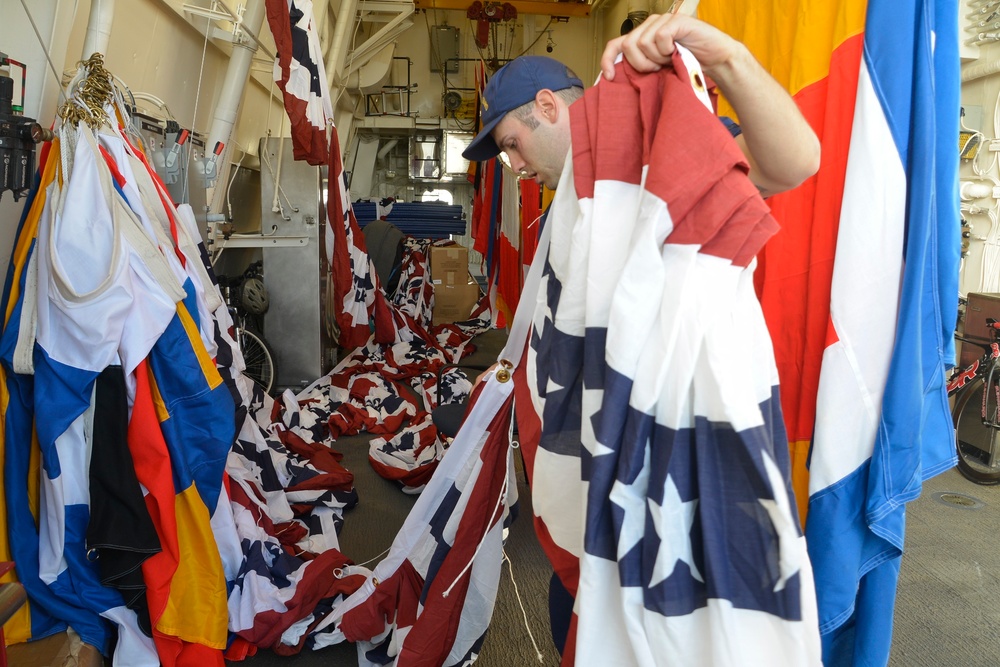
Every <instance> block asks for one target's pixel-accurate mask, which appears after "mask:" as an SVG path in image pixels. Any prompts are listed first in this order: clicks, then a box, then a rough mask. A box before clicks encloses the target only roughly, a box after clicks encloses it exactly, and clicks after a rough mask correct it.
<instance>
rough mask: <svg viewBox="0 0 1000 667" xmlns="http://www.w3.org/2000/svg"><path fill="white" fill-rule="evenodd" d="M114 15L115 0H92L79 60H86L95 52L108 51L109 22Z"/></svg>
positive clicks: (109, 39) (109, 37) (105, 52)
mask: <svg viewBox="0 0 1000 667" xmlns="http://www.w3.org/2000/svg"><path fill="white" fill-rule="evenodd" d="M114 17H115V0H93V2H92V3H91V5H90V18H89V19H88V21H87V36H86V37H85V38H84V40H83V52H82V53H81V55H80V59H81V60H86V59H87V58H89V57H90V56H92V55H93V54H95V53H103V54H105V55H106V54H107V53H108V42H110V41H111V23H112V22H113V21H114Z"/></svg>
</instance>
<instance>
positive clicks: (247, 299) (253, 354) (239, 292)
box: [218, 261, 277, 394]
mask: <svg viewBox="0 0 1000 667" xmlns="http://www.w3.org/2000/svg"><path fill="white" fill-rule="evenodd" d="M263 266H264V264H263V262H261V261H257V262H254V263H253V264H251V265H250V266H249V267H247V269H246V271H244V272H243V274H242V275H240V276H238V277H236V278H229V277H227V276H221V275H220V276H219V277H218V279H219V289H220V291H221V292H222V298H223V300H225V302H226V306H227V308H228V310H229V315H230V316H231V317H232V319H233V340H235V341H236V345H237V347H239V349H240V352H241V353H242V354H243V361H244V364H245V366H246V369H245V370H244V371H243V374H244V375H246V376H247V377H248V378H250V379H251V380H253V381H254V382H255V383H257V384H258V385H259V386H260V388H261V389H263V390H264V392H265V393H268V394H270V393H271V390H272V389H274V381H275V378H276V377H277V366H276V364H275V357H274V351H273V350H272V349H271V346H270V345H269V344H268V342H267V340H265V339H264V335H263V334H262V333H261V329H262V328H263V327H262V326H261V319H260V318H261V316H262V315H263V314H264V313H265V312H267V307H268V296H267V288H266V287H265V286H264V280H263V277H264V274H263Z"/></svg>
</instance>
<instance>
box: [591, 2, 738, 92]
mask: <svg viewBox="0 0 1000 667" xmlns="http://www.w3.org/2000/svg"><path fill="white" fill-rule="evenodd" d="M674 42H679V43H681V44H683V45H684V46H685V48H687V49H688V50H689V51H691V53H692V55H694V57H695V58H697V59H698V62H699V63H701V66H702V67H703V68H704V69H705V71H706V72H707V73H708V74H709V75H710V76H711V75H712V70H713V69H714V68H716V67H719V66H720V65H723V64H725V63H727V62H729V61H731V60H732V59H733V58H734V57H736V55H737V54H738V53H739V51H740V50H741V49H742V48H743V47H742V45H741V44H740V43H739V42H737V41H736V40H735V39H733V38H732V37H730V36H729V35H727V34H726V33H724V32H722V31H721V30H719V29H718V28H715V27H713V26H710V25H709V24H707V23H705V22H704V21H699V20H698V19H696V18H692V17H690V16H687V15H686V14H652V15H650V16H649V18H647V19H646V20H645V21H643V22H642V23H640V24H639V26H638V27H637V28H635V30H633V31H632V32H630V33H628V34H627V35H622V36H621V37H616V38H615V39H613V40H611V41H610V42H608V45H607V46H606V47H605V48H604V54H603V55H602V56H601V72H603V74H604V78H606V79H608V80H609V81H610V80H612V79H614V78H615V59H616V58H617V57H618V54H619V53H620V54H622V55H623V56H624V57H625V60H627V61H628V62H629V64H630V65H631V66H632V67H634V68H635V69H636V70H637V71H639V72H655V71H657V70H658V69H660V67H662V66H663V65H664V64H666V63H668V62H669V61H670V56H671V55H673V53H674Z"/></svg>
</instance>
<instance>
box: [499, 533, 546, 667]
mask: <svg viewBox="0 0 1000 667" xmlns="http://www.w3.org/2000/svg"><path fill="white" fill-rule="evenodd" d="M501 551H502V552H503V560H504V562H505V563H507V575H508V576H509V577H510V583H512V584H513V585H514V597H516V598H517V604H518V606H519V607H521V616H523V617H524V629H525V630H527V631H528V638H529V639H530V640H531V645H532V646H534V647H535V655H536V656H538V662H541V663H544V662H545V656H544V655H542V651H541V649H539V648H538V642H536V641H535V635H534V634H533V633H532V632H531V624H530V623H529V622H528V612H527V611H526V610H525V608H524V602H523V601H522V600H521V592H520V591H519V590H518V589H517V581H515V580H514V562H513V561H512V560H511V559H510V556H508V555H507V551H506V549H502V550H501Z"/></svg>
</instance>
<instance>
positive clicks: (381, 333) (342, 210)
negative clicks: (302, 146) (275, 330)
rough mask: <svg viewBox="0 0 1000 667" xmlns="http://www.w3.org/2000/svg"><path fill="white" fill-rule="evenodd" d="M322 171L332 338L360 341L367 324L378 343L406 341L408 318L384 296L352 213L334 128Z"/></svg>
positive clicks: (346, 343) (349, 345)
mask: <svg viewBox="0 0 1000 667" xmlns="http://www.w3.org/2000/svg"><path fill="white" fill-rule="evenodd" d="M327 173H328V174H329V180H328V201H327V205H326V218H327V229H326V257H327V260H328V261H329V262H330V281H331V285H330V287H331V288H332V289H331V292H332V298H333V313H334V317H335V318H336V321H337V329H338V331H339V336H338V338H337V343H338V344H339V345H340V346H341V347H343V348H345V349H353V348H355V347H359V346H361V345H364V344H365V341H367V340H368V338H369V336H370V335H371V334H372V328H374V330H375V331H374V333H375V340H376V341H377V342H379V343H393V342H396V341H399V340H401V339H402V340H410V339H411V338H412V337H413V329H412V328H411V326H410V325H411V324H412V318H410V319H409V320H408V319H407V318H406V317H405V316H404V315H403V314H402V313H400V312H398V311H397V309H395V308H393V307H392V306H391V305H390V304H389V301H388V299H386V297H385V293H384V292H383V291H382V288H381V286H380V285H379V280H378V274H377V273H376V272H375V267H374V265H373V264H372V261H371V258H370V257H369V256H368V250H367V248H365V237H364V236H363V235H362V234H361V228H360V227H359V226H358V221H357V219H356V218H355V217H354V210H353V209H352V208H351V199H350V193H349V192H348V190H347V177H346V175H345V174H344V165H343V162H342V161H341V157H340V139H339V138H338V137H337V128H333V131H332V132H330V150H329V170H328V172H327Z"/></svg>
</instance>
